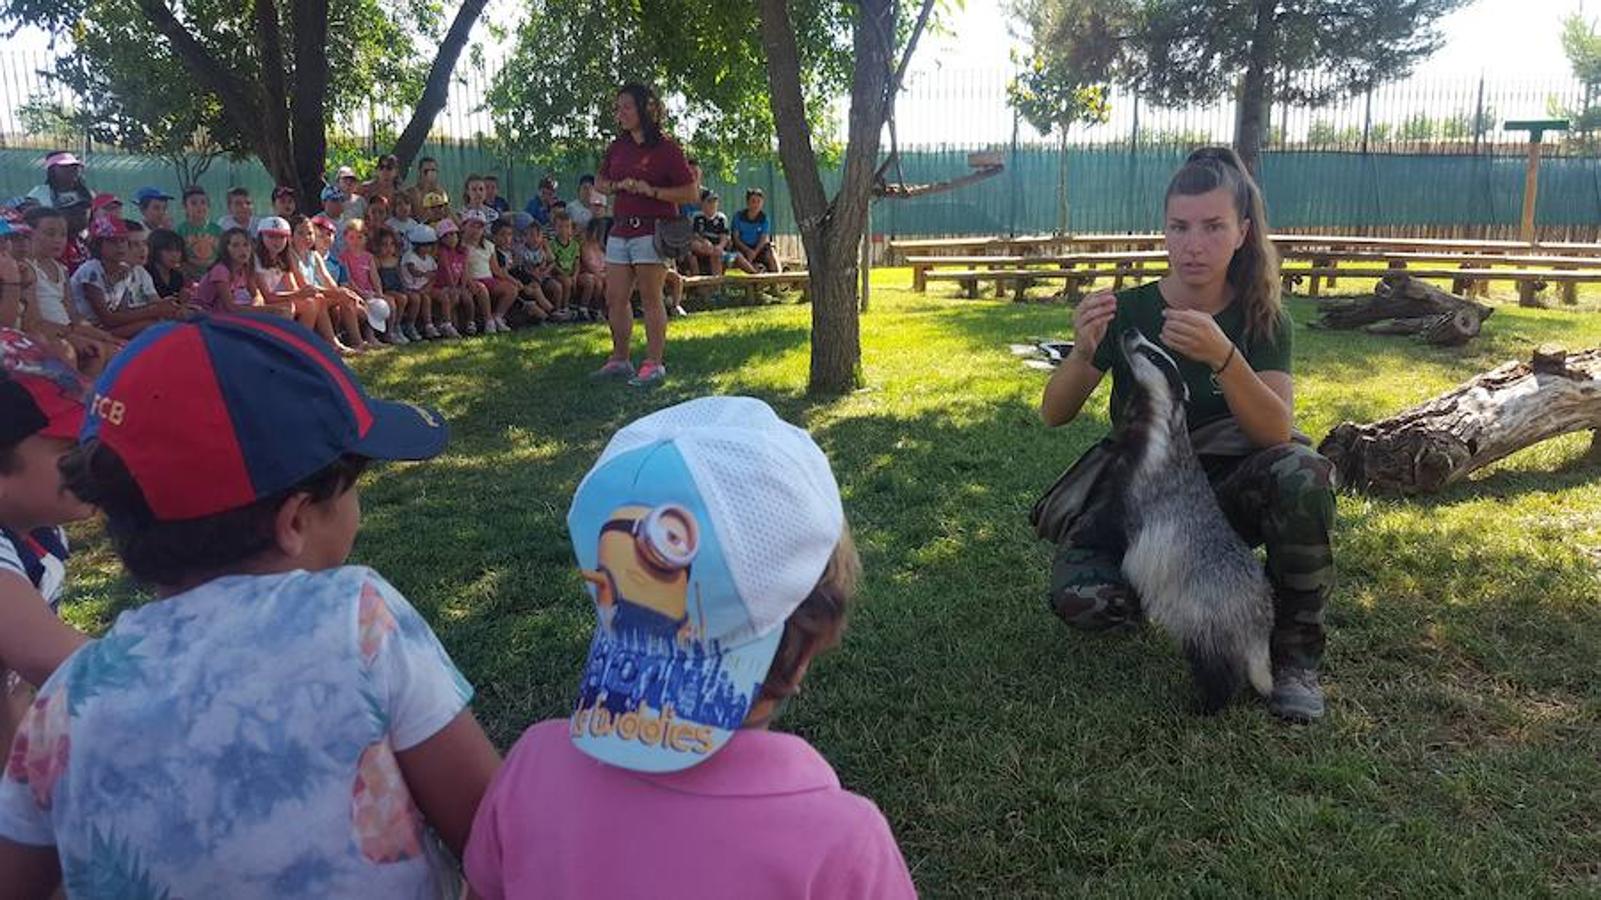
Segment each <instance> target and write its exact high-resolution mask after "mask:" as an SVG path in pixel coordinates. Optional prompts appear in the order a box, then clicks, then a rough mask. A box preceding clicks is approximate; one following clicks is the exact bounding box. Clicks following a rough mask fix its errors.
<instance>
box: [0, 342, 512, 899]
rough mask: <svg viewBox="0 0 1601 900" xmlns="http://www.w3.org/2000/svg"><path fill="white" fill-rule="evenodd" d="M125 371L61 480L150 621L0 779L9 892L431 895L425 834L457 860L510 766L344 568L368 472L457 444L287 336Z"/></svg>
mask: <svg viewBox="0 0 1601 900" xmlns="http://www.w3.org/2000/svg"><path fill="white" fill-rule="evenodd" d="M124 353H125V355H124V357H122V358H121V359H119V360H118V364H117V365H115V366H114V367H112V369H111V370H110V371H109V372H108V373H107V374H106V376H105V377H103V378H101V379H100V381H99V383H98V384H97V385H96V386H95V394H94V402H93V403H92V404H91V405H90V411H89V415H88V418H87V421H86V422H85V424H84V428H83V431H82V433H81V435H80V443H79V446H78V447H77V448H76V449H75V450H73V451H72V452H71V453H69V454H68V456H67V458H66V459H65V460H63V462H62V471H63V473H64V476H65V479H66V484H67V487H68V489H69V490H71V491H72V492H73V493H74V494H76V495H77V496H78V497H79V498H81V499H83V500H85V501H87V502H90V503H93V504H95V505H96V506H98V507H99V508H100V509H101V510H102V511H103V512H104V513H105V516H106V533H107V535H108V537H109V539H110V542H111V545H112V548H113V549H114V550H115V551H116V553H117V555H118V556H119V557H120V558H121V559H122V562H123V565H124V566H126V567H127V570H128V572H129V574H131V575H132V576H133V577H134V578H136V579H138V580H140V581H142V582H144V583H146V584H148V585H150V586H151V588H152V589H153V590H154V592H155V595H156V597H157V599H156V600H154V601H152V602H150V603H148V604H145V605H144V606H141V607H138V608H135V609H132V610H129V611H127V612H124V613H122V614H121V615H119V616H118V617H117V620H116V621H115V622H114V623H113V624H112V626H111V628H110V629H109V630H108V631H107V632H106V634H105V636H104V637H102V638H100V639H99V640H95V641H91V642H89V643H87V644H85V645H84V646H83V647H82V648H81V649H79V650H78V651H77V652H76V653H74V654H73V655H72V656H71V657H69V658H68V659H67V660H66V661H65V662H64V663H62V665H61V668H60V669H58V670H57V671H56V673H55V674H54V675H52V676H51V677H50V679H49V680H48V681H47V682H45V685H44V686H43V687H42V688H41V689H40V691H39V696H38V699H37V700H35V701H34V704H33V707H32V709H31V710H30V711H29V714H28V717H27V720H26V721H25V722H24V723H23V725H22V728H21V730H20V732H19V733H18V736H17V740H16V744H15V746H14V748H13V752H12V754H11V758H10V761H9V765H8V766H7V768H6V772H5V776H4V778H3V779H0V885H6V886H7V888H8V889H9V890H13V891H15V892H17V893H18V894H21V895H23V896H35V895H36V896H41V897H43V896H46V895H48V894H49V892H50V891H51V890H52V889H53V888H54V887H55V885H56V883H57V881H58V880H60V879H62V878H63V877H64V879H65V884H66V890H67V892H68V893H70V894H73V895H77V894H92V895H96V896H132V895H133V894H134V893H137V894H138V895H139V896H150V897H156V896H162V897H229V898H251V897H264V898H265V897H374V898H379V897H383V898H389V897H421V896H428V895H432V896H440V895H441V893H442V892H443V891H444V890H446V889H447V887H448V885H449V884H450V882H451V881H453V880H454V876H453V870H452V867H450V866H448V865H447V864H445V863H444V862H443V860H442V858H441V856H440V855H439V848H438V847H437V845H435V843H434V839H433V836H432V835H434V834H437V835H438V837H439V838H440V839H441V840H443V842H444V844H445V846H446V847H448V848H449V849H450V850H451V851H452V852H456V853H460V852H461V851H462V849H463V848H464V845H465V843H466V840H467V833H468V829H469V827H470V826H471V822H472V816H473V812H474V810H475V809H476V808H477V806H478V801H479V798H480V797H481V795H482V793H483V791H484V789H485V787H486V786H487V784H488V783H489V780H490V779H491V777H492V776H493V774H494V771H495V769H496V767H497V766H498V763H499V760H498V758H497V755H496V753H495V749H494V747H493V746H491V745H490V743H489V741H488V739H487V738H486V737H485V736H484V733H483V731H482V729H481V728H480V727H479V725H478V722H477V721H476V720H475V719H474V717H473V714H472V711H471V710H470V709H469V707H468V702H469V701H470V700H471V698H472V687H471V685H469V684H468V683H467V681H466V679H464V678H463V677H462V675H461V673H460V672H458V671H457V670H456V667H455V665H454V664H452V663H451V660H450V657H449V656H448V655H447V654H446V653H445V650H444V648H443V647H442V646H440V643H439V640H438V638H436V637H435V636H434V634H433V632H432V631H431V630H430V629H429V627H428V623H427V622H425V621H424V620H423V618H422V617H421V616H420V615H418V613H417V611H416V610H415V609H413V608H412V606H411V604H410V603H408V602H407V601H406V599H405V598H404V597H403V596H401V594H400V592H399V591H397V590H396V589H395V588H394V587H393V586H391V585H390V584H389V583H388V582H386V581H385V580H384V579H383V578H382V577H381V576H379V575H378V573H376V572H374V571H372V570H371V569H368V568H364V567H361V566H347V565H345V559H346V557H347V556H349V554H350V549H351V544H352V543H353V542H354V541H355V538H356V533H357V531H358V530H359V529H360V525H361V507H360V504H359V502H358V500H357V490H356V480H357V478H358V477H359V476H360V474H361V472H362V471H363V470H364V469H365V468H366V466H367V464H368V463H369V461H371V460H379V459H426V458H429V457H431V456H434V455H435V454H437V453H438V452H439V451H440V450H441V449H442V448H443V447H444V444H445V440H446V435H447V429H446V426H445V424H444V423H443V421H442V420H441V419H440V418H439V415H438V414H437V413H434V412H431V411H428V410H423V409H419V408H417V407H414V406H410V405H407V404H400V403H387V402H383V401H379V400H374V399H371V398H369V397H368V396H366V394H365V392H364V391H363V390H362V389H361V385H360V384H359V382H357V380H356V376H355V375H354V374H353V373H352V372H351V371H350V370H349V369H347V368H346V367H345V365H344V364H343V363H342V362H340V360H339V357H338V356H337V355H336V354H335V353H334V352H333V351H332V349H331V348H329V347H328V346H327V345H325V344H324V343H323V342H322V341H319V340H317V339H316V338H315V336H314V335H313V334H312V332H310V331H308V330H306V329H305V328H304V327H302V326H300V325H297V324H295V323H293V322H290V321H287V320H280V319H272V318H266V317H261V316H213V317H202V318H198V319H193V320H190V321H187V322H181V323H166V324H163V325H160V326H158V327H156V328H152V329H150V330H149V331H147V332H146V333H145V334H143V335H141V336H140V337H139V338H138V339H137V340H136V341H135V342H134V343H133V344H131V345H130V346H129V347H128V349H127V350H126V351H124ZM196 472H205V473H207V477H206V478H204V479H199V478H196V477H194V473H196ZM58 866H59V869H58Z"/></svg>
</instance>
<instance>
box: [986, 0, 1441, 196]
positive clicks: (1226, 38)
mask: <svg viewBox="0 0 1601 900" xmlns="http://www.w3.org/2000/svg"><path fill="white" fill-rule="evenodd" d="M1469 2H1471V0H1019V2H1018V3H1017V4H1016V6H1017V12H1018V14H1019V15H1020V16H1021V17H1022V18H1023V19H1024V20H1025V21H1026V22H1027V23H1028V26H1029V29H1030V32H1031V37H1032V45H1033V53H1034V54H1035V55H1036V56H1037V57H1042V58H1043V59H1045V60H1046V61H1047V68H1049V69H1052V70H1054V71H1059V72H1062V73H1063V77H1066V78H1070V79H1072V80H1073V81H1074V82H1076V83H1078V84H1085V83H1094V82H1100V83H1113V84H1120V85H1123V86H1125V87H1129V88H1133V89H1135V90H1137V91H1139V93H1140V96H1141V98H1142V99H1145V100H1147V101H1149V102H1152V103H1155V104H1158V105H1161V106H1178V105H1182V104H1186V103H1209V102H1213V101H1215V100H1217V99H1219V98H1221V97H1224V96H1226V95H1228V94H1230V93H1233V92H1236V91H1237V92H1238V97H1239V103H1240V115H1239V118H1238V120H1237V121H1236V124H1235V131H1234V145H1235V149H1236V150H1238V151H1239V153H1240V156H1241V158H1242V159H1244V160H1245V164H1246V165H1247V166H1248V167H1250V169H1251V171H1252V172H1256V171H1257V168H1258V165H1259V161H1260V159H1261V151H1262V143H1263V139H1264V137H1265V135H1266V126H1267V111H1268V109H1269V108H1270V107H1271V106H1272V105H1273V104H1274V103H1281V102H1283V103H1290V104H1294V105H1306V106H1315V105H1319V104H1322V103H1327V102H1329V101H1330V100H1333V99H1335V98H1337V97H1340V96H1348V95H1351V94H1356V93H1361V92H1362V91H1365V90H1368V89H1369V88H1372V87H1374V86H1376V85H1378V84H1382V83H1383V82H1386V81H1390V80H1393V79H1396V78H1400V77H1402V76H1405V75H1406V74H1408V73H1409V72H1411V70H1412V67H1413V66H1415V65H1416V64H1417V63H1418V62H1419V61H1420V60H1422V59H1424V58H1426V57H1427V56H1429V55H1430V54H1432V53H1433V52H1434V51H1435V50H1437V49H1439V47H1440V42H1441V36H1440V33H1439V31H1438V30H1437V29H1436V28H1435V25H1436V24H1437V22H1438V21H1439V19H1440V17H1441V16H1443V15H1445V14H1446V13H1449V12H1451V11H1452V10H1455V9H1457V8H1459V7H1461V6H1464V5H1466V4H1467V3H1469ZM1313 72H1315V73H1319V74H1321V75H1323V76H1326V77H1324V78H1321V79H1318V80H1317V81H1316V82H1313V83H1308V82H1306V81H1305V80H1302V79H1298V78H1286V77H1285V76H1286V75H1298V74H1301V73H1313Z"/></svg>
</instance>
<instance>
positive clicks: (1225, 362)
mask: <svg viewBox="0 0 1601 900" xmlns="http://www.w3.org/2000/svg"><path fill="white" fill-rule="evenodd" d="M1238 350H1239V347H1237V346H1236V345H1234V344H1229V355H1228V358H1227V359H1225V360H1223V365H1221V366H1218V367H1217V368H1215V369H1213V370H1212V374H1213V375H1222V374H1223V370H1225V369H1227V368H1228V367H1229V363H1232V362H1234V354H1235V353H1236V352H1237V351H1238Z"/></svg>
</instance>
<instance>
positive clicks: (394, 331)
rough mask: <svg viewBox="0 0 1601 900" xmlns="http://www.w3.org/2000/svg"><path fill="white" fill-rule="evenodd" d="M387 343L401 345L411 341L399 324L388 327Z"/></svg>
mask: <svg viewBox="0 0 1601 900" xmlns="http://www.w3.org/2000/svg"><path fill="white" fill-rule="evenodd" d="M389 343H391V344H394V345H395V346H397V347H402V346H405V345H406V344H409V343H411V341H410V340H409V339H408V338H407V337H406V333H405V332H404V331H402V330H401V329H400V327H399V326H396V327H394V328H391V329H389Z"/></svg>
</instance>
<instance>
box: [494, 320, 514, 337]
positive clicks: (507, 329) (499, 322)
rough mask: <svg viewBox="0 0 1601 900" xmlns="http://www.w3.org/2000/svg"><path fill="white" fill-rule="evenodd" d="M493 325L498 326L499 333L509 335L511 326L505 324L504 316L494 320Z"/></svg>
mask: <svg viewBox="0 0 1601 900" xmlns="http://www.w3.org/2000/svg"><path fill="white" fill-rule="evenodd" d="M495 324H496V325H499V326H500V330H501V331H504V332H506V333H507V334H510V333H511V326H510V325H507V324H506V317H505V316H501V317H499V318H497V319H495Z"/></svg>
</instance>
